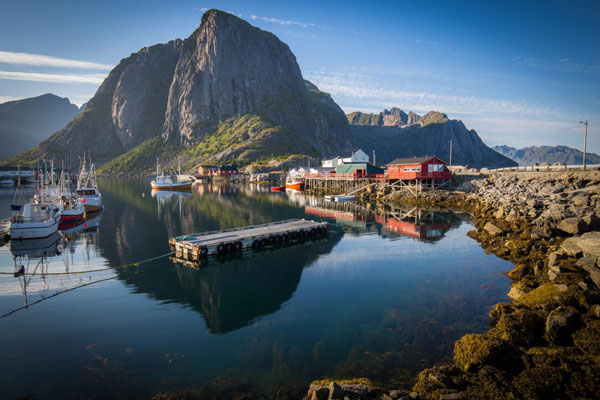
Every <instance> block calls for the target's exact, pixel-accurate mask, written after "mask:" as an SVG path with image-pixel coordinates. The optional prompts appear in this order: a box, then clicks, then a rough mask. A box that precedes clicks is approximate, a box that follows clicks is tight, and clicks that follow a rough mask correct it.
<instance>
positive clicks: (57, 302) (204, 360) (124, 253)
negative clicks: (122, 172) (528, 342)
mask: <svg viewBox="0 0 600 400" xmlns="http://www.w3.org/2000/svg"><path fill="white" fill-rule="evenodd" d="M99 189H100V191H101V192H102V198H103V200H104V206H105V209H104V212H102V213H99V214H97V215H91V216H89V218H88V220H86V221H85V223H84V224H82V225H79V226H76V227H73V228H71V229H69V230H67V231H65V232H63V233H60V234H56V235H54V236H52V237H50V238H47V239H44V240H40V241H37V242H33V243H32V242H26V241H21V242H18V241H14V242H9V243H8V244H6V245H4V246H3V247H0V272H1V273H2V274H1V275H0V315H1V317H0V354H2V363H1V364H0V365H1V366H0V370H1V371H0V372H1V373H0V387H2V390H3V394H2V398H8V399H12V398H18V397H26V396H31V397H32V398H36V399H69V398H78V399H79V398H150V397H152V396H154V395H157V394H160V393H163V394H177V393H186V394H188V395H189V396H196V397H198V398H211V397H215V398H218V397H219V396H224V397H223V398H228V396H229V395H231V394H232V393H240V394H241V393H245V394H246V395H247V397H253V396H254V397H261V396H264V397H267V398H268V397H286V396H288V397H289V398H299V397H300V396H302V394H304V393H306V390H307V388H308V384H309V383H310V382H311V381H312V380H314V379H319V378H322V377H333V378H336V377H367V378H369V379H371V380H373V381H374V382H378V383H383V384H387V385H391V386H397V387H402V385H406V382H410V379H411V378H413V377H414V376H415V374H416V373H417V372H418V371H419V370H421V369H423V368H426V367H428V366H431V365H433V364H434V363H437V362H440V361H443V360H444V359H448V358H449V357H451V355H452V350H453V344H454V341H455V340H456V339H458V338H459V337H461V336H462V335H464V334H466V333H473V332H482V331H485V330H487V329H488V326H489V324H488V312H489V309H490V308H491V307H492V306H493V305H494V304H496V303H498V302H501V301H506V300H507V297H506V293H507V292H508V290H509V288H510V285H509V280H508V278H506V277H505V276H504V273H505V272H506V271H508V270H510V268H511V265H510V263H509V262H507V261H505V260H501V259H499V258H497V257H495V256H494V255H488V254H486V253H485V252H484V251H483V249H482V248H481V247H480V246H479V245H478V243H477V242H476V241H474V240H472V239H471V238H469V237H468V236H467V232H468V231H469V230H471V229H473V227H472V225H471V224H470V223H469V219H468V217H467V216H465V215H456V214H452V213H450V212H442V213H440V212H436V213H433V212H428V211H427V210H408V209H407V210H404V211H399V210H396V211H393V212H383V211H381V210H380V211H378V212H371V211H370V210H367V209H365V208H362V207H359V206H356V205H353V204H349V203H341V204H327V203H324V202H323V201H322V200H319V199H315V198H309V197H304V196H303V195H302V194H301V193H295V192H287V193H274V192H270V191H269V190H268V187H265V186H258V185H257V186H249V185H210V184H201V185H197V186H195V187H194V188H193V190H192V191H191V192H190V193H172V192H154V193H153V192H151V190H150V185H149V180H144V179H101V180H100V181H99ZM13 190H14V189H1V191H0V217H1V218H6V217H8V215H9V213H10V211H9V205H10V204H11V202H12V199H13ZM289 218H309V219H313V220H317V221H327V222H329V223H330V224H331V229H330V234H329V236H328V238H326V239H322V240H318V241H307V242H305V243H302V244H297V245H289V246H279V247H275V248H273V249H269V250H262V251H260V252H252V251H248V252H246V253H245V254H244V255H243V256H238V257H229V258H225V259H218V260H217V259H211V260H209V261H208V262H206V263H203V264H200V265H199V266H198V267H195V268H193V267H190V266H185V265H182V264H179V263H177V262H174V261H173V260H171V259H170V258H169V256H168V254H169V252H170V248H169V245H168V239H169V238H170V237H173V236H178V235H182V234H187V233H193V232H201V231H208V230H218V229H227V228H234V227H241V226H247V225H253V224H261V223H267V222H273V221H279V220H282V219H289ZM15 266H16V268H17V269H18V268H20V267H21V266H23V268H24V271H25V274H24V275H14V272H15Z"/></svg>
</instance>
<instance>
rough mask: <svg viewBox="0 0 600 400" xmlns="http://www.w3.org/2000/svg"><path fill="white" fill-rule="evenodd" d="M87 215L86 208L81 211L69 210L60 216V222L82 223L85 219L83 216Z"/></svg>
mask: <svg viewBox="0 0 600 400" xmlns="http://www.w3.org/2000/svg"><path fill="white" fill-rule="evenodd" d="M84 214H85V207H83V208H82V209H81V210H77V211H74V210H68V211H63V212H62V214H61V215H60V222H61V223H63V222H75V221H80V220H82V219H83V216H84Z"/></svg>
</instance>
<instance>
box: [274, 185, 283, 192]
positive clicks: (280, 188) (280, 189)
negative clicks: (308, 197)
mask: <svg viewBox="0 0 600 400" xmlns="http://www.w3.org/2000/svg"><path fill="white" fill-rule="evenodd" d="M271 192H285V186H273V187H271Z"/></svg>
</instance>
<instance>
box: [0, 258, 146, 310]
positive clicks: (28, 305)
mask: <svg viewBox="0 0 600 400" xmlns="http://www.w3.org/2000/svg"><path fill="white" fill-rule="evenodd" d="M155 258H156V257H155ZM156 271H157V270H151V271H144V272H146V273H148V272H156ZM139 273H140V272H139V271H135V272H130V273H128V274H125V275H121V276H111V277H108V278H104V279H99V280H97V281H93V282H88V283H84V284H81V285H77V286H75V287H72V288H69V289H65V290H60V291H58V292H56V293H53V294H51V295H49V296H42V298H40V299H37V300H36V301H34V302H33V303H30V304H26V305H24V306H21V307H19V308H15V309H14V310H12V311H9V312H7V313H6V314H2V315H0V319H2V318H5V317H8V316H9V315H12V314H14V313H16V312H18V311H21V310H25V309H27V308H29V307H33V306H34V305H36V304H39V303H41V302H42V301H44V300H48V299H51V298H53V297H56V296H58V295H61V294H64V293H67V292H71V291H73V290H75V289H81V288H83V287H86V286H90V285H95V284H96V283H101V282H106V281H110V280H112V279H117V278H120V277H123V276H129V275H136V274H139Z"/></svg>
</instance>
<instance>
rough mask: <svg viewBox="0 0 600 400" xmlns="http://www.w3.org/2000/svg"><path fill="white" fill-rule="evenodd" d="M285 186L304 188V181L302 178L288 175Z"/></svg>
mask: <svg viewBox="0 0 600 400" xmlns="http://www.w3.org/2000/svg"><path fill="white" fill-rule="evenodd" d="M285 188H286V189H292V190H302V189H304V181H303V180H302V179H301V178H296V177H290V176H288V177H287V178H286V180H285Z"/></svg>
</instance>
